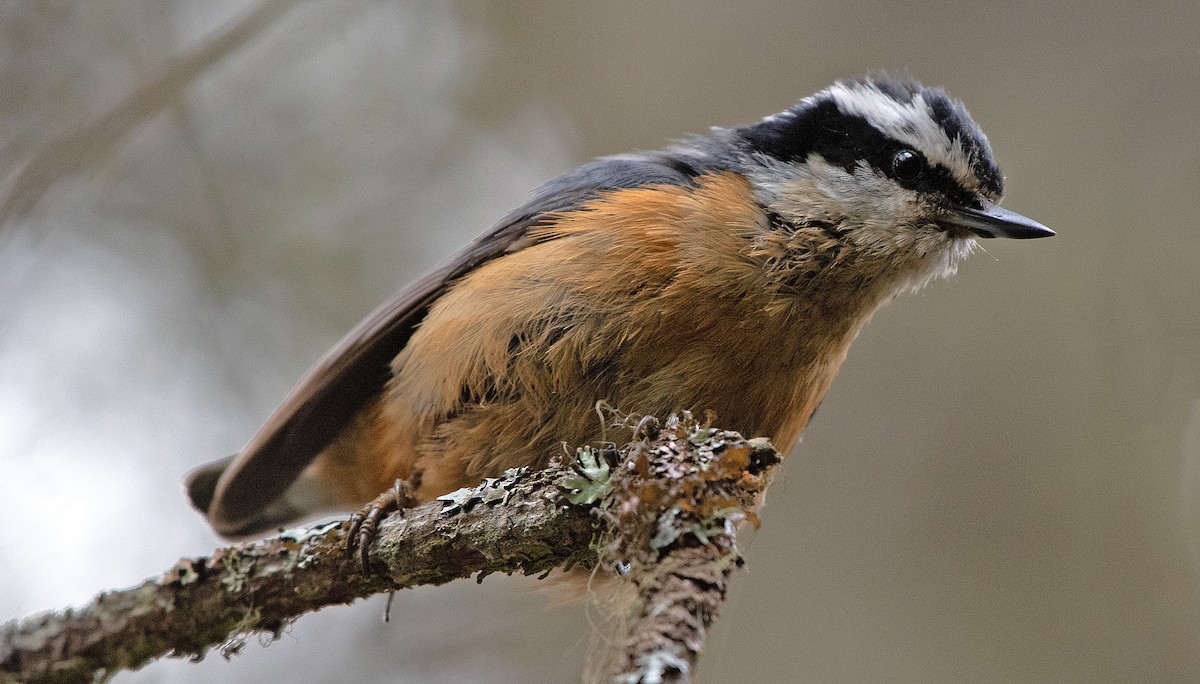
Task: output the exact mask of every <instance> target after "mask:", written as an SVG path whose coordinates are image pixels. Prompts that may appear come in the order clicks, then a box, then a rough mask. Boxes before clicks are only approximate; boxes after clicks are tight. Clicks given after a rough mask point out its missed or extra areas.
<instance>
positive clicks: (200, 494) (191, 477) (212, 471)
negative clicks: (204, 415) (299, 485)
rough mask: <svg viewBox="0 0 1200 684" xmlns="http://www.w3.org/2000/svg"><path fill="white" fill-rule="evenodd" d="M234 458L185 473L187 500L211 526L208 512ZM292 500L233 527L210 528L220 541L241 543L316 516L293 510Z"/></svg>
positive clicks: (283, 500)
mask: <svg viewBox="0 0 1200 684" xmlns="http://www.w3.org/2000/svg"><path fill="white" fill-rule="evenodd" d="M236 456H237V454H234V455H233V456H227V457H225V458H222V459H220V460H218V461H213V462H212V463H206V464H205V465H202V466H200V467H199V468H197V469H195V470H193V471H192V472H190V473H188V474H187V476H186V477H185V478H184V486H185V487H187V495H188V499H190V500H191V502H192V506H193V507H195V509H196V510H198V511H200V513H202V514H203V515H204V517H205V518H206V519H208V521H209V523H210V524H212V523H213V521H212V518H211V516H210V515H209V511H210V510H211V508H212V504H213V498H214V497H215V495H216V491H217V482H218V481H220V479H221V475H222V474H223V473H224V472H225V470H226V469H227V468H229V464H231V463H233V460H234V458H235V457H236ZM293 498H294V497H290V496H287V495H286V494H285V495H284V496H281V497H279V498H278V499H276V500H275V501H273V502H271V503H269V504H267V505H266V506H264V507H262V508H261V509H259V510H258V511H255V513H254V514H253V515H252V516H250V517H248V518H244V519H242V520H238V521H237V524H236V525H234V526H219V527H218V526H216V525H213V527H214V529H216V531H217V533H218V534H220V535H221V536H222V537H225V538H227V539H241V538H245V537H251V536H255V535H260V534H262V533H264V532H271V531H274V530H276V529H279V528H281V527H284V526H286V525H288V524H290V523H293V522H295V521H296V520H298V519H300V518H302V517H306V516H308V515H311V514H312V513H313V512H315V511H313V510H312V509H311V507H308V508H303V507H298V506H296V505H295V504H294V502H293V501H292V499H293Z"/></svg>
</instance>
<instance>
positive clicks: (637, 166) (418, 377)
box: [186, 73, 1055, 538]
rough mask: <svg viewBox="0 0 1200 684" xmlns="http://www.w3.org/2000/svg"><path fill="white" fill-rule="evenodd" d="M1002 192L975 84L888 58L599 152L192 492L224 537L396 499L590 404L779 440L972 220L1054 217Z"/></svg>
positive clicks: (423, 286)
mask: <svg viewBox="0 0 1200 684" xmlns="http://www.w3.org/2000/svg"><path fill="white" fill-rule="evenodd" d="M1003 194H1004V177H1003V175H1002V174H1001V171H1000V168H999V167H998V166H997V163H996V161H995V158H994V155H993V152H992V149H991V146H990V144H989V142H988V139H987V137H986V136H985V135H984V133H983V131H982V130H981V129H980V127H979V126H978V125H977V124H976V123H975V122H974V120H973V119H972V118H971V115H970V114H969V113H968V112H967V109H966V108H965V106H964V105H963V104H962V103H961V102H960V101H958V100H956V99H954V98H952V97H951V96H950V95H949V94H947V93H946V92H945V91H944V90H943V89H941V88H937V87H926V86H924V85H922V84H921V83H919V82H918V81H916V80H914V79H912V78H909V77H907V76H893V75H889V74H886V73H877V74H872V75H869V76H864V77H858V78H851V79H844V80H840V81H836V82H834V83H833V84H832V85H830V86H828V87H826V88H824V89H823V90H820V91H819V92H816V93H815V94H813V95H810V96H808V97H805V98H803V99H801V100H799V101H798V102H797V103H795V104H794V105H792V106H791V107H789V108H787V109H786V110H785V111H783V112H781V113H778V114H774V115H771V116H768V117H766V118H764V119H762V120H760V121H758V122H757V123H754V124H751V125H747V126H742V127H733V128H719V127H718V128H712V129H711V130H710V132H709V133H708V134H706V135H693V136H691V137H687V138H683V139H681V140H679V141H677V142H675V143H673V144H671V145H670V146H668V147H666V148H664V149H661V150H656V151H643V152H635V153H630V154H620V155H616V156H608V157H602V158H599V159H596V160H594V161H591V162H589V163H586V164H584V165H582V166H579V167H578V168H575V169H574V170H572V171H569V172H567V173H565V174H564V175H562V176H559V177H558V178H555V179H553V180H551V181H549V182H547V183H546V184H544V185H542V186H541V187H540V188H539V189H537V190H536V191H535V192H534V193H533V194H532V196H531V198H530V199H529V200H528V201H527V202H526V203H524V204H523V205H521V206H520V207H518V208H517V209H515V210H513V211H512V212H510V213H509V214H507V215H506V216H504V217H503V218H501V219H500V221H498V222H497V223H496V224H495V225H494V226H493V227H492V228H491V229H489V230H487V231H486V232H484V233H483V234H482V235H480V236H479V237H478V238H476V239H475V240H474V241H472V242H471V243H469V244H468V245H467V246H466V247H464V248H463V249H462V250H461V251H459V252H458V253H457V254H456V255H455V256H453V257H451V258H450V259H449V260H448V261H446V262H445V263H443V264H442V265H440V266H439V267H438V268H436V270H434V271H432V272H431V273H429V274H428V275H427V276H425V277H424V278H422V279H420V280H418V281H417V282H415V283H413V284H412V285H411V286H410V287H408V288H406V289H404V290H402V291H400V292H399V293H397V294H396V295H394V296H393V297H392V298H391V299H390V300H388V301H387V302H385V303H384V304H383V305H382V306H380V307H379V308H377V309H376V310H375V311H374V312H373V313H371V314H370V315H369V316H368V317H367V318H366V319H365V320H364V321H362V323H360V324H359V325H358V326H357V327H355V328H354V329H353V330H352V331H350V332H349V333H348V334H347V335H346V336H345V337H344V338H343V339H342V340H341V341H340V342H338V343H337V345H336V346H334V347H333V348H332V349H331V350H330V351H329V352H328V353H326V354H325V355H324V356H323V357H322V358H321V359H320V360H319V361H318V362H317V363H316V365H315V366H314V367H313V368H312V369H311V370H309V371H308V372H307V373H306V374H305V375H304V376H303V377H302V378H301V380H300V381H299V383H298V384H297V386H296V387H295V389H294V390H293V391H292V392H291V394H290V395H289V396H287V398H286V399H285V400H284V401H283V403H282V404H281V405H280V406H279V408H278V409H276V411H275V412H274V413H273V414H272V415H271V416H270V417H269V419H268V420H267V422H266V423H265V425H264V426H263V427H262V428H261V429H260V430H259V431H258V432H257V433H255V434H254V435H253V437H252V438H251V439H250V441H249V443H248V444H247V445H246V447H245V448H244V449H242V451H240V452H239V453H237V454H235V455H234V456H231V457H227V458H224V459H221V460H219V461H216V462H213V463H210V464H208V465H205V466H202V467H200V468H199V469H197V470H195V471H193V472H192V473H191V474H190V475H189V477H188V480H187V483H186V484H187V489H188V495H189V497H190V499H191V503H192V505H193V506H194V507H195V508H196V509H198V510H199V511H200V512H202V513H203V514H204V515H205V516H206V517H207V519H208V521H209V523H210V524H211V526H212V527H213V528H214V530H215V531H216V532H218V533H219V534H221V535H223V536H225V537H229V538H239V537H247V536H252V535H258V534H263V533H265V532H267V531H270V530H271V529H272V528H278V527H280V526H283V525H286V524H289V523H292V522H295V521H297V520H300V519H303V518H306V517H310V516H313V515H316V514H318V513H327V512H330V511H337V510H348V511H349V510H355V509H360V508H361V507H367V508H370V507H371V506H375V508H374V510H375V511H376V512H378V510H380V509H381V508H384V507H387V506H389V505H390V506H391V507H406V506H409V505H414V504H417V503H420V502H424V501H428V500H431V499H434V498H436V497H438V496H441V495H444V494H446V493H448V492H451V491H453V490H455V489H458V488H461V487H465V486H472V485H475V484H478V483H479V482H480V481H481V480H482V479H483V478H486V477H492V476H497V475H499V474H500V473H502V472H504V471H505V470H506V469H509V468H513V467H519V466H529V467H532V468H541V467H546V466H547V465H548V464H549V462H550V461H551V459H552V458H554V457H555V455H556V454H561V453H562V451H563V445H572V446H578V445H584V444H588V443H592V442H596V441H597V440H600V439H602V437H603V428H604V426H603V425H602V424H601V421H599V420H598V419H597V417H596V414H595V412H594V408H595V406H596V405H597V403H598V402H606V403H607V404H608V405H609V406H612V407H616V408H617V409H620V410H621V411H623V412H627V413H629V414H633V415H647V416H650V415H659V416H663V415H667V414H669V413H672V412H680V411H692V412H695V413H696V414H697V415H704V413H705V412H712V414H715V416H716V420H717V421H718V423H719V424H720V425H721V426H722V427H723V428H727V429H731V430H736V431H738V432H741V433H742V434H745V435H748V436H749V435H754V436H765V437H769V438H770V439H772V441H773V443H774V445H775V446H776V448H777V449H778V450H779V451H780V452H781V453H786V452H787V451H788V450H790V449H791V448H792V447H793V445H794V444H795V443H796V442H797V440H798V439H799V437H800V435H801V433H802V432H803V430H804V429H805V427H806V425H807V424H808V422H809V420H810V419H811V417H812V415H813V413H814V411H815V410H816V409H817V406H818V405H819V404H820V403H821V399H822V397H823V396H824V395H825V393H826V391H827V390H828V389H829V387H830V384H831V382H832V381H833V379H834V376H835V375H836V374H837V372H838V370H839V368H840V367H841V365H842V363H843V360H844V359H845V358H846V354H847V350H848V348H849V346H850V344H851V342H852V341H853V340H854V339H855V338H856V337H857V336H858V334H859V332H860V331H861V330H862V329H863V326H864V325H865V324H866V323H867V321H868V320H869V319H870V318H871V316H872V314H873V313H874V312H875V311H876V310H877V309H878V308H879V307H880V306H882V305H883V304H885V303H886V302H888V301H890V300H891V299H893V298H894V297H896V296H897V295H899V294H901V293H904V292H913V291H916V290H918V289H920V288H921V287H923V286H924V285H926V284H927V283H929V282H931V281H934V280H937V279H939V278H944V277H946V276H949V275H951V274H953V273H955V270H956V268H957V265H958V264H959V262H961V261H962V260H963V259H964V258H966V257H967V256H968V255H970V254H971V253H972V252H973V251H974V250H975V249H976V248H977V246H978V240H979V239H983V238H1017V239H1026V238H1041V237H1049V236H1052V235H1054V234H1055V233H1054V231H1052V230H1050V229H1049V228H1047V227H1046V226H1044V225H1042V224H1041V223H1038V222H1037V221H1035V220H1033V219H1031V218H1028V217H1026V216H1023V215H1020V214H1017V213H1014V212H1012V211H1009V210H1007V209H1002V208H1000V206H999V202H1000V200H1001V198H1002V196H1003ZM401 485H402V487H401ZM389 493H390V494H389ZM363 510H366V509H363Z"/></svg>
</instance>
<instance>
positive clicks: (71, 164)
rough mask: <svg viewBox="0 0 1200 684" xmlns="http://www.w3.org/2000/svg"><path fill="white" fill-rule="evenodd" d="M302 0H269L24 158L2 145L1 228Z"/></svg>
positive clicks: (109, 150)
mask: <svg viewBox="0 0 1200 684" xmlns="http://www.w3.org/2000/svg"><path fill="white" fill-rule="evenodd" d="M297 2H299V0H263V1H262V2H261V3H259V4H258V6H257V7H255V8H254V9H252V10H250V11H248V12H246V13H245V14H244V15H242V16H241V17H240V18H239V19H237V20H235V21H234V22H233V23H232V24H231V25H230V26H229V27H228V28H226V29H225V30H224V31H221V32H220V33H217V34H216V35H214V36H212V37H211V38H208V39H206V40H204V41H203V42H202V43H201V44H200V46H199V47H197V48H196V49H194V50H193V51H191V52H190V53H189V54H185V55H183V56H181V57H179V58H177V59H175V60H174V61H173V62H172V63H169V64H168V65H167V66H166V68H165V69H163V71H162V73H161V74H160V75H159V76H157V77H156V78H153V79H151V80H150V81H148V82H147V83H145V84H144V85H142V86H141V87H139V88H137V89H136V90H134V91H133V92H131V93H129V94H128V95H126V96H125V98H124V99H122V100H121V101H120V103H119V104H117V105H116V106H115V107H113V108H112V109H110V110H109V111H107V112H105V113H104V114H102V115H100V116H98V117H97V118H95V119H94V120H92V121H88V122H86V123H81V124H78V125H76V126H74V127H72V128H70V129H68V130H66V131H63V132H61V133H58V134H57V135H53V136H51V137H50V138H49V139H48V140H46V141H45V142H43V143H41V144H40V145H36V146H35V147H34V148H33V151H32V153H30V154H29V155H28V156H25V157H23V158H21V159H20V160H17V159H14V157H17V156H18V154H19V153H17V152H15V151H14V150H15V149H17V145H15V144H13V143H10V144H9V145H7V146H6V147H5V149H3V150H0V165H2V168H0V173H3V175H4V177H5V181H4V189H3V193H2V194H0V197H2V198H3V200H2V201H0V228H3V227H4V226H5V225H6V224H8V223H9V222H10V221H12V220H14V219H19V218H22V217H23V216H25V215H26V214H27V213H28V212H29V211H30V210H31V209H32V208H33V207H34V206H36V205H37V203H38V202H39V201H41V199H42V197H43V195H45V193H46V191H47V190H49V189H50V186H51V185H53V184H54V182H55V181H56V180H58V179H61V178H63V177H65V176H67V175H69V174H72V173H75V172H76V171H78V170H80V169H81V168H84V167H85V166H87V165H90V164H95V163H97V162H101V161H103V160H105V159H107V158H108V157H110V156H111V155H113V154H115V153H116V151H117V149H118V146H119V145H120V143H121V141H122V140H123V139H124V138H125V136H126V135H128V134H129V133H130V131H132V130H133V129H134V127H136V126H137V125H138V124H140V123H142V122H143V121H145V120H146V119H148V118H149V117H151V116H153V115H154V114H157V113H159V112H161V111H163V110H164V109H166V108H167V107H168V106H170V105H171V104H173V103H174V102H175V101H176V99H177V98H178V97H179V96H180V95H181V94H182V93H183V92H184V91H185V90H186V89H187V88H188V86H190V85H191V84H192V83H194V82H195V81H196V79H197V78H199V77H200V76H202V75H203V74H204V73H205V72H206V71H207V70H208V69H209V68H211V67H212V66H213V65H214V64H216V63H217V62H219V61H221V60H222V59H224V58H225V57H228V56H229V55H230V54H232V53H233V52H235V51H236V50H237V49H238V48H241V47H242V46H244V45H245V44H246V43H248V42H250V41H251V40H253V39H254V38H255V37H257V36H259V35H260V34H262V32H263V31H264V30H266V29H267V28H268V27H270V26H271V25H272V24H273V23H274V22H275V20H277V19H278V18H279V17H281V16H282V15H283V14H284V13H285V12H287V11H288V10H289V9H291V8H292V7H293V6H294V5H296V4H297Z"/></svg>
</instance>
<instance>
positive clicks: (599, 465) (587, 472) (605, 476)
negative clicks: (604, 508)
mask: <svg viewBox="0 0 1200 684" xmlns="http://www.w3.org/2000/svg"><path fill="white" fill-rule="evenodd" d="M574 468H575V472H576V473H577V474H576V475H572V476H571V477H568V478H567V479H565V480H563V483H562V486H563V489H565V490H566V493H565V494H564V496H565V497H566V499H567V501H570V502H571V503H573V504H590V503H595V502H597V501H599V500H600V499H603V498H604V497H605V496H606V495H607V494H608V493H609V491H610V490H611V489H612V468H611V467H610V466H609V465H608V458H607V452H606V451H605V450H604V449H597V448H594V447H586V446H585V447H579V448H578V449H576V450H575V464H574Z"/></svg>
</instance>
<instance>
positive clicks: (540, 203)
mask: <svg viewBox="0 0 1200 684" xmlns="http://www.w3.org/2000/svg"><path fill="white" fill-rule="evenodd" d="M697 152H698V151H697V150H694V149H690V148H689V149H683V148H680V149H677V150H673V151H668V152H650V153H643V154H633V155H622V156H617V157H607V158H603V159H598V160H596V161H594V162H591V163H589V164H585V165H583V166H580V167H578V168H576V169H575V170H573V171H571V172H569V173H567V174H565V175H563V176H560V177H559V178H556V179H554V180H552V181H550V182H549V183H547V184H545V185H544V186H542V187H541V188H539V189H538V190H537V191H536V192H535V194H534V196H533V198H532V199H531V200H530V201H529V202H527V203H526V204H525V205H523V206H521V207H519V208H518V209H516V210H514V211H513V212H511V213H509V214H508V215H507V216H505V217H504V218H503V219H501V220H500V221H499V222H498V223H497V224H496V225H494V226H493V227H492V228H491V229H490V230H488V231H487V232H486V233H484V234H483V235H480V236H479V237H478V238H476V239H475V240H474V241H472V242H471V243H470V244H469V245H467V246H466V247H465V248H464V249H463V250H461V251H460V252H458V253H457V254H456V255H454V256H453V257H451V258H450V259H449V260H448V261H447V262H446V263H444V264H443V265H442V266H440V267H439V268H438V269H437V270H435V271H433V272H432V273H430V274H429V275H427V276H425V277H424V278H422V279H421V280H419V281H417V282H416V283H414V284H413V285H412V286H410V287H408V288H407V289H405V290H402V291H401V292H399V293H397V294H396V295H395V296H393V297H392V298H391V299H390V300H388V301H387V302H385V303H384V304H383V305H382V306H380V307H379V308H378V309H376V310H375V311H374V312H372V313H371V314H370V315H369V316H367V318H366V320H364V321H363V322H362V323H359V324H358V326H357V327H355V328H354V329H353V330H351V331H350V332H349V333H348V334H347V335H346V336H345V337H343V338H342V339H341V341H339V342H338V343H337V344H336V345H335V346H334V347H333V348H332V349H331V350H329V351H328V352H327V353H326V354H325V355H324V356H323V357H321V359H320V360H319V361H318V362H317V363H316V365H315V366H313V367H312V368H311V369H310V370H309V371H308V372H307V373H306V374H305V375H304V377H302V378H301V379H300V382H299V383H298V384H297V385H296V387H295V389H293V390H292V392H291V394H290V395H288V397H287V398H286V399H285V400H284V402H283V404H281V405H280V406H279V408H278V409H276V410H275V412H274V413H273V414H272V415H271V417H270V419H268V420H267V423H266V424H265V425H264V426H263V427H262V428H261V429H260V430H259V431H258V432H257V433H256V434H255V435H254V437H253V438H252V439H251V440H250V443H249V444H247V445H246V448H245V449H243V450H242V451H241V453H239V454H237V455H236V456H233V457H232V458H227V459H224V460H223V461H218V462H216V463H213V464H210V466H207V467H202V468H200V469H198V470H197V471H195V472H193V473H192V474H191V475H190V476H189V479H188V483H187V484H188V494H189V496H190V498H191V500H192V504H193V505H194V506H195V507H196V508H198V509H200V510H201V511H203V512H206V513H207V514H208V517H209V519H210V521H211V522H212V523H213V524H214V526H216V527H217V528H218V529H237V528H238V527H239V526H240V525H239V523H240V522H243V521H246V520H249V519H251V518H253V517H254V516H255V514H256V512H258V511H260V510H261V509H262V508H263V507H264V506H266V505H268V504H269V503H271V502H272V501H274V500H275V499H277V498H278V497H279V496H280V495H281V494H283V492H284V491H285V490H286V489H287V488H288V486H290V485H291V483H292V482H293V481H295V479H296V478H297V477H298V476H299V475H300V473H301V472H302V471H303V470H304V468H305V467H307V466H308V464H309V463H311V462H312V461H313V459H314V458H316V456H317V455H318V454H319V453H321V451H323V450H324V449H325V448H326V447H328V446H329V445H330V443H332V441H333V440H334V439H335V438H336V437H337V435H338V433H339V432H340V431H341V429H342V428H343V427H345V426H346V424H347V423H348V422H349V421H350V420H351V419H352V418H353V417H354V415H355V414H356V413H357V412H358V411H359V410H360V409H362V408H363V407H364V406H365V405H367V404H368V403H369V402H371V401H372V400H373V399H374V398H375V397H377V396H378V395H379V394H380V393H381V392H382V391H383V389H384V387H385V385H386V383H387V381H388V379H389V377H390V375H391V368H390V363H391V361H392V359H393V358H394V357H395V356H396V354H397V353H399V351H400V350H401V349H403V348H404V345H405V344H407V343H408V340H409V338H410V337H411V336H412V333H413V330H414V329H415V328H416V326H417V325H418V324H419V323H420V322H421V320H422V319H423V318H424V317H425V314H426V313H427V312H428V310H429V308H430V306H431V305H432V304H433V302H434V301H435V300H437V298H438V297H440V296H441V295H442V293H444V292H445V291H446V290H447V288H448V287H449V286H450V285H451V284H452V283H454V282H455V281H456V280H457V279H458V278H460V277H462V276H463V275H465V274H467V273H469V272H470V271H472V270H474V269H475V268H477V267H479V266H480V265H481V264H483V263H486V262H487V261H490V260H491V259H495V258H497V257H499V256H502V255H504V254H506V253H509V252H513V251H516V250H518V249H521V248H523V247H525V246H527V245H528V244H529V242H528V232H529V229H530V228H531V227H533V226H536V225H538V224H539V223H541V222H543V221H544V220H545V217H546V215H547V214H550V213H553V212H560V211H567V210H570V209H574V208H577V207H579V206H581V205H583V204H584V203H586V202H587V201H588V200H590V199H592V198H594V197H596V196H598V195H600V194H602V193H604V192H606V191H612V190H618V189H624V188H634V187H642V186H647V185H662V184H668V185H685V184H690V183H691V180H692V178H694V177H695V176H697V175H699V174H700V173H703V172H704V171H707V170H709V169H708V168H706V167H705V166H704V165H702V164H701V163H700V162H701V160H702V159H704V158H706V157H705V156H703V155H700V154H698V153H697Z"/></svg>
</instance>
